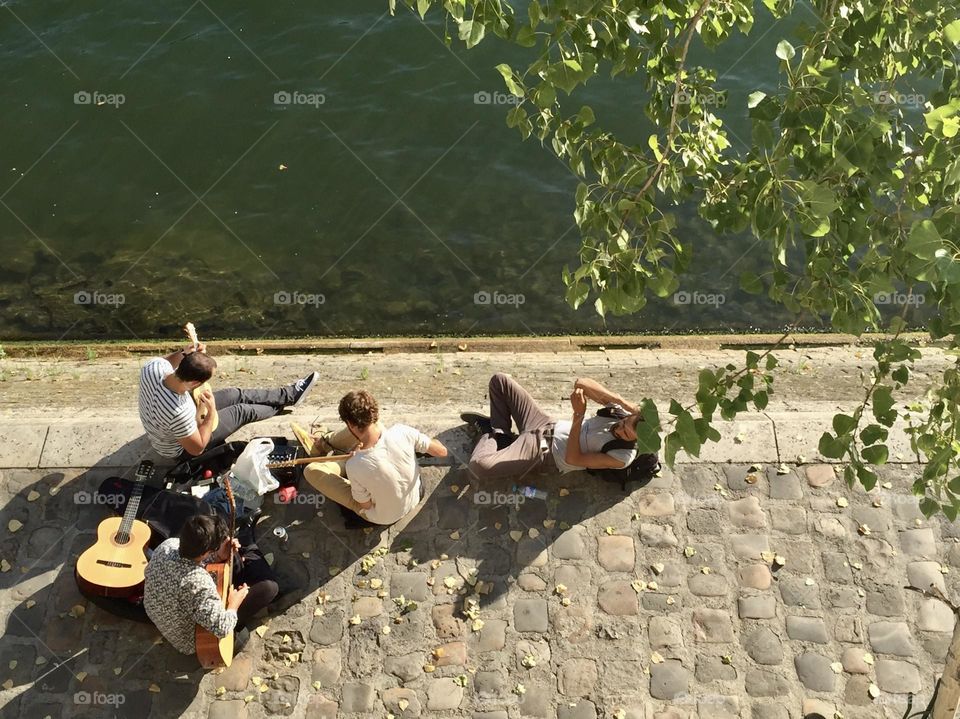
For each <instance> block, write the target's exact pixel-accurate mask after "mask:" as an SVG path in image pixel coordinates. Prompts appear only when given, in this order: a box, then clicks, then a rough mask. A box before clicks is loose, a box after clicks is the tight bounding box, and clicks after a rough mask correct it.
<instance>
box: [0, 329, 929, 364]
mask: <svg viewBox="0 0 960 719" xmlns="http://www.w3.org/2000/svg"><path fill="white" fill-rule="evenodd" d="M884 337H886V335H863V336H862V337H856V336H855V335H848V334H838V333H801V332H798V333H793V334H789V335H787V336H786V338H784V339H783V346H784V347H787V346H793V347H830V346H848V345H869V344H871V343H872V342H875V341H876V340H878V339H882V338H884ZM902 337H903V338H904V339H906V340H907V341H909V342H914V343H919V342H926V343H928V344H930V342H929V335H926V334H923V333H919V332H918V333H908V334H904V335H902ZM781 338H783V335H782V334H772V333H767V334H746V335H745V334H704V335H694V334H688V335H617V336H610V335H564V336H557V337H386V338H378V337H369V338H329V337H306V338H302V339H276V340H264V339H242V338H241V339H226V340H210V341H208V342H207V343H206V344H207V347H208V349H209V351H210V353H211V354H216V355H222V354H238V355H261V354H367V353H375V354H392V353H397V352H413V353H423V352H437V351H440V352H457V351H460V352H466V351H470V352H578V351H590V350H594V351H603V350H606V349H610V350H613V349H619V350H624V349H665V350H678V349H711V350H720V349H749V348H753V347H756V348H767V347H770V346H773V345H775V344H777V343H778V342H779V341H780V340H781ZM183 344H184V341H183V340H182V339H181V338H174V339H170V340H155V341H136V342H124V341H119V342H98V341H92V342H30V341H12V342H9V341H8V342H4V344H3V348H4V351H5V352H6V353H7V355H9V356H10V357H29V358H34V359H36V358H46V357H58V358H86V357H88V353H89V352H91V351H92V352H94V353H95V354H96V356H97V357H123V356H130V355H144V354H146V355H156V354H160V353H166V352H171V351H173V350H175V349H177V348H178V347H181V346H182V345H183Z"/></svg>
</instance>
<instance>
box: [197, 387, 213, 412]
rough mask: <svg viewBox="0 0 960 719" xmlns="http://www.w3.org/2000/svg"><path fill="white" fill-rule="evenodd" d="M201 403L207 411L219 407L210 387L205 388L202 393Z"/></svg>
mask: <svg viewBox="0 0 960 719" xmlns="http://www.w3.org/2000/svg"><path fill="white" fill-rule="evenodd" d="M200 405H201V406H202V407H204V408H205V409H206V410H207V412H208V413H209V412H213V411H214V410H215V409H216V408H217V404H216V402H214V400H213V392H211V391H210V390H209V389H205V390H203V392H201V393H200Z"/></svg>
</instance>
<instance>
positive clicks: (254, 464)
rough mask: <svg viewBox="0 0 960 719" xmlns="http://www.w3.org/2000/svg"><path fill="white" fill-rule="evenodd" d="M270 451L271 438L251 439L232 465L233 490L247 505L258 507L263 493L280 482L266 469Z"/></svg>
mask: <svg viewBox="0 0 960 719" xmlns="http://www.w3.org/2000/svg"><path fill="white" fill-rule="evenodd" d="M272 451H273V440H272V439H269V438H267V437H259V438H257V439H252V440H250V442H249V443H247V446H246V447H245V448H244V450H243V452H242V453H241V454H240V456H239V457H237V461H236V463H234V465H233V475H234V477H235V481H234V483H233V491H234V492H235V493H236V495H237V496H238V497H240V498H241V499H243V503H244V504H245V505H246V506H247V507H250V508H256V507H259V506H260V504H261V503H262V502H263V499H262V497H263V495H264V494H266V493H267V492H272V491H273V490H275V489H276V488H277V487H279V486H280V482H278V481H277V480H276V478H275V477H274V476H273V475H272V474H270V470H269V469H267V462H268V461H269V460H268V459H267V455H269V454H270V453H271V452H272Z"/></svg>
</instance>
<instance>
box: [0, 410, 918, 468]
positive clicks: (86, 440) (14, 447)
mask: <svg viewBox="0 0 960 719" xmlns="http://www.w3.org/2000/svg"><path fill="white" fill-rule="evenodd" d="M832 416H833V413H826V412H792V413H791V412H778V413H769V414H768V413H753V414H745V415H743V416H741V417H739V418H737V419H736V420H734V421H733V422H720V423H719V424H718V425H717V427H718V429H719V430H720V432H721V434H722V438H721V440H720V441H719V442H712V443H709V444H706V445H704V447H703V448H702V450H701V452H700V456H699V457H691V456H689V455H687V454H686V453H680V454H679V455H678V456H677V463H678V464H716V463H720V464H725V463H760V464H771V463H775V462H787V463H793V462H797V461H798V457H802V458H803V461H804V462H814V461H816V462H828V463H829V462H835V461H836V460H830V459H827V458H824V457H822V456H821V455H820V453H819V452H818V451H817V443H818V442H819V439H820V435H821V434H822V433H823V432H824V431H825V430H826V429H828V428H829V427H830V421H831V418H832ZM316 419H317V415H315V414H313V413H310V414H307V413H303V412H301V413H296V414H287V415H280V416H277V417H272V418H270V419H267V420H264V421H262V422H258V423H256V424H252V425H247V426H246V427H244V428H242V429H241V430H240V431H238V432H237V433H236V434H235V435H234V438H235V439H243V440H248V439H251V438H253V437H262V436H277V435H279V436H285V437H290V438H292V437H293V433H292V432H291V431H290V422H297V423H299V424H301V425H304V426H307V427H309V426H310V424H311V422H313V421H314V420H316ZM320 419H321V420H324V421H326V423H327V426H328V427H336V426H338V421H337V418H336V417H335V416H332V415H331V416H329V417H327V416H322V417H321V418H320ZM384 419H385V420H386V421H387V422H388V423H390V424H393V423H396V422H402V423H404V424H410V425H413V426H416V427H418V428H419V429H421V430H423V431H424V432H426V433H428V434H431V435H433V436H437V437H440V438H441V440H442V441H443V442H444V443H445V444H446V445H447V446H448V448H450V449H451V454H452V456H453V457H454V458H455V459H456V460H459V461H461V462H463V461H466V459H467V457H469V453H470V445H469V441H468V439H467V436H466V434H465V432H463V423H462V422H461V421H460V418H459V416H457V415H454V414H433V415H430V416H426V415H424V414H422V413H418V412H391V413H389V414H388V415H387V416H385V417H384ZM0 434H3V435H4V436H5V437H13V438H14V442H11V443H7V444H5V446H4V447H3V448H2V449H0V468H41V469H54V468H63V467H94V466H96V467H131V466H133V465H135V464H136V463H137V462H138V461H140V460H141V459H144V458H146V457H149V456H150V455H151V454H152V450H151V449H150V445H149V443H148V442H147V439H146V437H145V436H144V435H143V433H142V431H141V429H140V422H139V419H138V417H137V416H136V415H120V416H116V417H113V418H111V420H110V424H106V423H105V422H104V421H102V420H98V419H95V418H89V419H86V418H79V419H73V420H62V421H53V422H48V423H44V422H28V423H25V424H13V423H9V422H0ZM887 446H888V447H889V448H890V461H891V462H898V463H912V462H915V461H916V455H914V454H913V452H912V451H911V450H910V439H909V437H908V436H907V435H906V433H905V432H904V431H903V428H902V427H896V428H894V430H892V431H891V433H890V439H889V441H888V442H887Z"/></svg>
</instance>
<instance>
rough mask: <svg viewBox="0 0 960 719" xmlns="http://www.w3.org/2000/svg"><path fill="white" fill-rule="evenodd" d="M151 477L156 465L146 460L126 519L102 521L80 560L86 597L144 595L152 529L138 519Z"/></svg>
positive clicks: (78, 572)
mask: <svg viewBox="0 0 960 719" xmlns="http://www.w3.org/2000/svg"><path fill="white" fill-rule="evenodd" d="M152 476H153V462H150V461H148V460H144V461H143V462H141V463H140V465H139V466H138V467H137V472H136V478H135V480H134V482H135V484H134V487H133V491H132V492H131V494H130V498H129V499H128V500H127V508H126V509H125V510H124V512H123V517H110V518H108V519H105V520H103V521H102V522H100V526H98V527H97V541H96V543H95V544H94V545H93V546H92V547H90V548H89V549H87V551H85V552H84V553H83V554H81V555H80V558H79V559H77V567H76V570H75V576H76V580H77V585H78V586H79V587H80V589H81V591H83V592H84V593H85V594H88V595H89V594H92V595H95V596H102V597H118V598H124V599H125V598H129V597H135V596H138V595H141V594H143V573H144V570H145V569H146V566H147V557H146V554H144V548H145V547H146V546H147V544H148V543H149V541H150V527H149V526H148V525H147V524H146V523H145V522H141V521H140V520H138V519H136V516H137V509H138V508H139V507H140V497H141V496H142V494H143V485H144V483H145V482H146V481H147V480H148V479H150V477H152Z"/></svg>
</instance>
